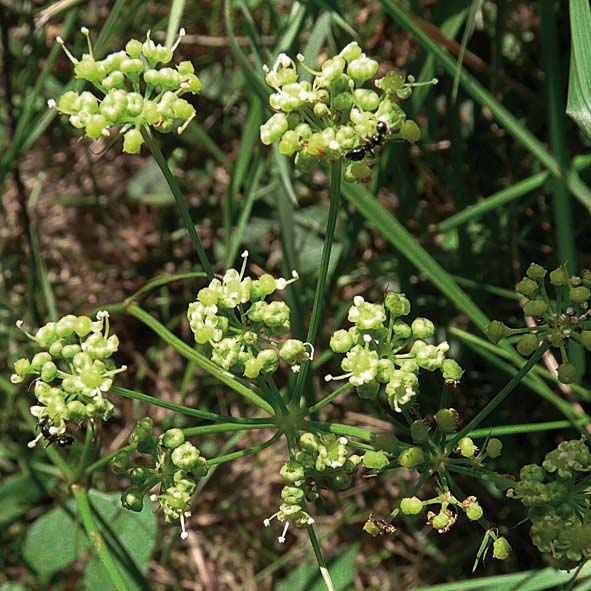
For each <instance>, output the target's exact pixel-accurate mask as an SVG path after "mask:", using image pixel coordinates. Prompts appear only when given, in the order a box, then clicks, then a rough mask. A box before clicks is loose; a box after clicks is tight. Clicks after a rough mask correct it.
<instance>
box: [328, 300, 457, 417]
mask: <svg viewBox="0 0 591 591" xmlns="http://www.w3.org/2000/svg"><path fill="white" fill-rule="evenodd" d="M409 313H410V302H409V301H408V299H407V298H406V296H405V295H404V294H402V293H395V292H389V293H387V294H386V296H385V298H384V303H383V304H374V303H371V302H366V301H365V300H364V299H363V297H361V296H356V297H355V298H354V299H353V305H352V306H351V307H350V308H349V314H348V320H349V322H351V323H353V326H352V327H351V328H349V329H348V330H344V329H341V330H337V331H336V332H335V333H334V334H333V336H332V338H331V339H330V348H331V349H332V350H333V351H334V352H335V353H340V354H344V355H345V357H344V359H343V360H342V362H341V368H342V369H343V370H344V371H345V372H346V373H345V374H343V375H341V376H337V377H334V376H332V375H327V376H326V378H325V379H326V381H331V380H338V379H347V380H349V383H350V384H351V385H352V386H355V388H356V390H357V394H358V395H359V396H360V397H361V398H375V397H377V396H378V394H379V393H380V391H382V390H384V391H385V393H386V396H387V398H388V402H389V404H390V406H391V407H392V408H393V409H394V410H395V411H396V412H401V410H402V408H401V407H403V406H404V405H405V404H408V403H409V402H410V401H411V400H412V399H413V398H414V397H415V396H416V395H417V392H418V390H419V378H418V375H419V372H420V371H421V370H427V371H435V370H439V371H440V372H441V374H442V376H443V378H444V379H445V380H453V381H459V380H460V378H461V377H462V373H463V370H462V369H461V368H460V366H459V365H458V364H457V363H456V362H455V361H454V360H453V359H446V357H445V355H446V353H447V351H448V350H449V345H448V344H447V343H446V342H445V341H444V342H442V343H439V344H438V345H432V344H429V343H428V342H427V341H426V339H431V338H432V337H433V336H434V334H435V326H434V325H433V323H432V322H431V321H430V320H428V319H427V318H415V319H414V320H413V321H412V322H411V323H410V324H408V323H407V322H405V321H404V320H403V319H402V318H403V317H404V316H408V314H409Z"/></svg>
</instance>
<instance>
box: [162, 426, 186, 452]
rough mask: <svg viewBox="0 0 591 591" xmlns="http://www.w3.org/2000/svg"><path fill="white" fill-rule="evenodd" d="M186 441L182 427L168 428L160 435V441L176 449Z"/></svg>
mask: <svg viewBox="0 0 591 591" xmlns="http://www.w3.org/2000/svg"><path fill="white" fill-rule="evenodd" d="M184 442H185V434H184V433H183V431H182V430H181V429H176V428H175V429H168V431H165V432H164V433H163V434H162V435H161V436H160V443H161V444H162V445H163V446H164V447H167V448H169V449H175V448H177V447H178V446H179V445H182V444H183V443H184Z"/></svg>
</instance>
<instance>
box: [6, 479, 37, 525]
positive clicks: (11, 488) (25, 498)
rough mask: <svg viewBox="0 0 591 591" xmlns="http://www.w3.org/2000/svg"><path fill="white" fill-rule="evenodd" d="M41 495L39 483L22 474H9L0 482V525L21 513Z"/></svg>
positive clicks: (35, 502)
mask: <svg viewBox="0 0 591 591" xmlns="http://www.w3.org/2000/svg"><path fill="white" fill-rule="evenodd" d="M42 495H43V487H42V486H41V484H40V483H39V482H38V481H37V480H35V479H34V478H31V477H30V476H25V475H24V474H17V475H15V476H9V477H8V478H6V479H5V480H3V481H2V483H1V484H0V525H6V524H8V523H10V522H11V521H13V520H14V519H16V518H17V517H19V516H20V515H22V514H23V513H24V512H25V511H27V510H28V509H29V507H31V506H32V505H35V504H37V503H38V502H39V501H40V499H41V496H42Z"/></svg>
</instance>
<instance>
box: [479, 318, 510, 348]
mask: <svg viewBox="0 0 591 591" xmlns="http://www.w3.org/2000/svg"><path fill="white" fill-rule="evenodd" d="M485 332H486V336H487V337H488V340H489V341H491V342H492V343H498V342H499V341H500V340H501V339H504V338H505V337H507V336H509V334H510V333H511V329H509V328H508V327H507V326H505V324H504V323H503V322H501V321H500V320H493V321H492V322H491V323H490V324H489V325H488V326H487V328H486V331H485Z"/></svg>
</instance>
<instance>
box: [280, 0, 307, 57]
mask: <svg viewBox="0 0 591 591" xmlns="http://www.w3.org/2000/svg"><path fill="white" fill-rule="evenodd" d="M307 14H308V7H307V5H306V4H302V3H300V2H294V4H293V6H292V9H291V14H290V15H289V20H288V23H287V28H286V29H285V31H283V33H282V35H281V39H280V40H279V43H278V44H277V47H276V48H275V55H278V54H280V53H281V52H282V51H288V50H289V48H290V47H291V45H292V44H293V42H294V41H295V39H296V37H297V36H298V34H299V33H300V29H301V27H302V25H303V23H304V19H305V18H306V15H307Z"/></svg>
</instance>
